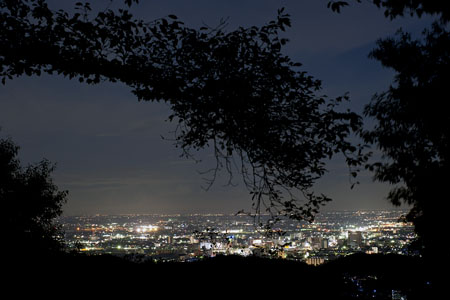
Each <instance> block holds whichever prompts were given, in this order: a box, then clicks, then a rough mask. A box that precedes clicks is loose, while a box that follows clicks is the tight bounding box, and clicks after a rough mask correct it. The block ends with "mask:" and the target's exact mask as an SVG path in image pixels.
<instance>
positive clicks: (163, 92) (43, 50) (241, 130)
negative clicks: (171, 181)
mask: <svg viewBox="0 0 450 300" xmlns="http://www.w3.org/2000/svg"><path fill="white" fill-rule="evenodd" d="M133 2H137V1H126V4H127V5H131V4H132V3H133ZM0 9H1V14H0V76H1V77H2V80H3V83H5V82H6V80H7V79H12V78H13V77H15V76H21V75H25V74H26V75H40V74H41V73H49V74H55V73H56V74H62V75H64V76H66V77H68V78H74V79H77V80H79V81H80V82H86V83H88V84H98V83H100V82H102V81H111V82H117V81H120V82H123V83H125V84H126V85H128V86H130V87H131V88H132V90H133V93H134V94H135V95H136V96H137V97H138V99H139V100H145V101H165V102H167V103H168V104H169V105H170V106H171V108H172V111H173V114H172V115H171V116H169V120H171V121H175V122H177V123H178V126H177V130H176V132H175V138H174V140H175V145H176V146H177V147H180V148H181V149H182V151H183V154H184V155H186V156H188V157H191V156H192V155H193V153H194V152H195V151H197V150H200V149H203V148H207V147H209V148H210V149H212V151H213V154H214V156H215V158H216V166H215V167H214V168H213V169H212V170H211V172H210V176H211V177H210V179H211V183H212V182H214V179H215V178H216V174H217V172H218V171H220V170H221V169H224V170H225V171H226V172H228V175H229V179H230V183H231V180H232V174H234V173H235V172H238V173H239V174H241V175H242V178H243V180H244V182H245V185H246V186H247V187H248V189H249V191H250V193H251V195H252V198H253V200H254V212H255V213H256V215H259V214H260V213H261V212H269V213H270V214H272V215H273V216H278V215H285V216H289V217H291V218H295V219H307V220H312V219H313V218H314V214H315V213H316V212H317V211H318V209H319V207H320V206H321V205H323V204H324V203H325V202H327V201H329V200H330V198H328V197H327V196H325V195H322V194H315V193H314V192H313V191H312V187H313V184H314V182H315V181H316V180H317V179H318V178H320V177H321V176H322V175H323V174H324V173H325V172H326V168H325V161H326V160H328V159H329V158H331V157H333V156H334V155H335V154H336V153H341V154H343V155H344V156H345V157H346V161H347V163H348V165H349V167H350V168H352V169H351V171H350V172H351V173H350V174H351V176H356V172H355V171H354V170H353V167H355V166H356V165H358V164H360V163H361V162H362V161H363V160H364V159H365V158H364V157H363V156H362V155H361V152H360V150H361V147H359V146H354V145H352V144H351V143H350V142H349V139H348V137H349V135H350V134H351V132H352V131H356V130H358V129H359V128H360V126H361V119H360V117H359V116H358V115H356V114H355V113H352V112H350V111H344V112H343V111H339V110H338V108H337V106H338V104H339V103H340V102H341V101H343V100H345V99H347V96H342V97H337V98H335V99H327V98H326V96H321V95H318V93H319V92H320V88H321V83H320V81H318V80H316V79H314V78H312V77H311V76H309V75H308V74H307V73H306V72H305V71H303V70H301V69H300V64H299V63H295V62H292V61H291V60H290V58H289V57H287V56H285V55H283V54H282V53H281V48H282V46H283V45H284V44H285V43H286V42H287V40H286V39H283V38H280V37H279V34H280V32H281V31H284V30H285V29H286V28H287V27H289V26H290V19H289V15H287V14H285V13H284V12H283V10H282V9H281V10H279V11H278V16H277V18H276V20H274V21H271V22H269V23H268V24H267V25H264V26H262V27H250V28H238V29H236V30H234V31H232V32H225V31H224V27H225V25H226V24H221V25H219V26H218V27H217V28H208V27H203V28H200V29H199V30H195V29H191V28H188V27H186V26H184V24H183V23H182V22H181V21H179V20H178V19H177V17H176V16H173V15H169V16H168V17H166V18H161V19H158V20H155V21H153V22H145V21H143V20H136V19H134V18H133V16H132V15H131V14H130V12H129V11H128V10H127V9H119V10H118V11H113V10H110V9H106V10H104V11H100V12H98V13H96V14H95V13H93V12H91V8H90V5H89V3H84V4H83V3H77V4H76V12H75V13H74V14H69V13H68V12H66V11H61V10H60V11H52V10H51V9H50V8H49V7H48V6H47V2H46V1H37V0H22V1H6V0H3V1H0ZM358 151H359V152H358Z"/></svg>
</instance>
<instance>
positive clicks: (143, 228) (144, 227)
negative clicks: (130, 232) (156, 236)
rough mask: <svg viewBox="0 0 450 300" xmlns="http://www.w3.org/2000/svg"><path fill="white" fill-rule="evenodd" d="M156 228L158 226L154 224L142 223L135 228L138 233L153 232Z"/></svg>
mask: <svg viewBox="0 0 450 300" xmlns="http://www.w3.org/2000/svg"><path fill="white" fill-rule="evenodd" d="M157 230H158V226H155V225H142V226H139V227H138V228H136V232H138V233H146V232H155V231H157Z"/></svg>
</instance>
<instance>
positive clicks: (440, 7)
mask: <svg viewBox="0 0 450 300" xmlns="http://www.w3.org/2000/svg"><path fill="white" fill-rule="evenodd" d="M353 1H355V2H358V3H361V2H362V0H353ZM369 2H373V4H375V5H376V6H377V7H378V8H381V9H383V10H384V14H385V16H386V17H389V18H391V19H394V18H397V17H402V16H404V15H405V14H409V15H411V16H414V15H416V16H419V17H421V16H422V15H437V16H438V17H439V18H440V19H441V21H444V22H448V21H449V20H450V5H449V4H448V1H446V0H369ZM348 5H349V2H348V1H329V2H328V7H329V8H331V9H332V10H333V11H336V12H340V10H341V8H342V7H345V6H348Z"/></svg>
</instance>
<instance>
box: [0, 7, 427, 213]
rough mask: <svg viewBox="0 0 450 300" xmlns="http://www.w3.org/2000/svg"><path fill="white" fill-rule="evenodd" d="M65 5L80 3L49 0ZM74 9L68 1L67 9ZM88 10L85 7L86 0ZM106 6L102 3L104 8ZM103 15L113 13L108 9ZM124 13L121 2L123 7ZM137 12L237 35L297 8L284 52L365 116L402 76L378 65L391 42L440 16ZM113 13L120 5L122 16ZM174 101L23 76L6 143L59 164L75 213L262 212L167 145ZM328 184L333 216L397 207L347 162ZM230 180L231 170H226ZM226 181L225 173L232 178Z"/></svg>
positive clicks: (320, 10)
mask: <svg viewBox="0 0 450 300" xmlns="http://www.w3.org/2000/svg"><path fill="white" fill-rule="evenodd" d="M49 2H50V3H51V4H52V5H53V6H52V7H55V8H59V7H61V6H62V5H67V6H63V7H64V8H69V7H72V5H68V4H69V3H71V2H72V1H49ZM61 2H64V4H61ZM75 2H76V1H73V3H75ZM97 2H101V1H97ZM103 2H104V3H102V4H100V5H99V7H106V6H107V4H108V3H109V1H103ZM115 2H117V4H114V5H116V6H117V5H118V4H119V3H120V2H121V1H117V0H116V1H115ZM141 2H142V3H141V4H139V6H137V7H135V8H133V9H132V11H133V12H135V13H136V16H138V17H140V18H144V19H147V20H153V19H156V18H159V17H164V16H167V15H169V14H174V15H177V16H178V18H179V19H180V20H181V21H183V22H185V24H186V25H187V26H189V27H194V28H199V27H200V26H202V25H203V24H204V23H206V24H208V25H210V26H212V27H213V26H214V25H217V24H218V23H219V21H220V19H221V18H228V19H227V20H228V24H229V25H228V27H227V30H228V31H231V30H233V29H235V28H236V27H238V26H244V27H246V26H253V25H257V26H261V25H263V24H264V23H267V22H269V21H270V20H272V19H274V18H275V17H276V13H277V9H278V8H281V7H285V8H286V12H287V13H289V14H290V15H291V19H292V28H290V29H289V30H288V31H287V32H286V33H285V36H286V37H287V38H289V39H290V43H289V44H288V45H286V46H285V48H284V53H286V54H287V55H289V56H290V57H291V58H292V59H293V60H294V61H298V62H301V63H302V64H303V70H305V71H307V72H308V73H309V74H311V75H313V76H314V77H316V78H317V79H320V80H322V83H323V91H322V93H323V94H325V95H328V96H330V97H336V96H339V95H343V94H344V93H345V92H349V95H350V103H349V104H348V105H349V107H350V108H352V109H353V110H355V111H356V112H358V113H361V112H362V108H363V106H364V105H365V104H366V103H368V101H370V99H371V97H372V95H373V94H375V93H376V92H381V91H384V90H386V89H387V87H388V86H389V83H390V82H391V80H392V76H393V73H392V72H391V71H390V70H386V69H383V68H382V67H381V65H380V64H379V63H378V62H376V61H373V60H370V59H368V58H367V55H368V53H369V52H370V50H371V49H373V48H374V46H375V41H376V40H377V39H379V38H382V37H386V36H388V35H392V34H394V33H395V31H396V30H397V29H398V28H400V27H402V28H403V29H405V30H406V31H410V32H412V33H414V34H415V35H417V34H419V33H420V32H421V31H422V29H423V28H424V27H426V26H427V25H428V24H429V23H430V19H417V18H409V17H407V18H399V19H397V20H395V21H390V20H389V19H386V18H385V17H384V15H383V12H382V11H380V10H378V9H377V8H376V7H375V6H374V5H371V4H370V3H364V4H353V5H352V6H351V7H349V8H345V9H344V11H343V12H342V13H341V14H336V13H333V12H332V11H331V10H329V9H327V7H326V5H327V2H328V0H322V1H313V0H309V1H299V0H295V1H294V0H293V1H268V0H267V1H266V0H264V1H263V0H252V1H250V0H248V1H246V0H240V1H230V0H227V1H216V0H207V1H206V0H205V1H186V0H166V1H151V0H148V1H141ZM114 5H113V7H114ZM169 114H170V111H169V109H168V106H167V105H165V104H164V103H156V102H155V103H151V102H138V101H137V99H136V97H135V96H134V95H132V94H131V93H130V89H129V88H128V87H126V86H124V85H122V84H111V83H102V84H100V85H96V86H88V85H86V84H80V83H78V82H77V81H70V80H69V79H65V78H63V77H59V76H48V75H44V76H40V77H21V78H18V79H14V80H12V81H9V82H7V84H6V85H5V86H1V87H0V127H1V128H2V130H1V131H0V136H1V137H5V136H10V137H11V138H12V139H13V140H14V141H15V142H16V143H17V144H18V145H19V146H20V147H21V151H20V159H21V160H22V162H23V163H24V164H27V163H33V162H38V161H40V160H41V159H42V158H47V159H49V160H50V161H52V162H55V163H57V169H56V171H55V173H54V180H55V183H56V184H57V185H58V186H59V187H60V188H61V189H66V190H68V191H69V197H68V199H69V201H68V203H67V204H66V205H65V206H64V213H65V214H66V215H79V214H97V213H98V214H126V213H170V214H171V213H234V212H237V211H238V210H240V209H247V210H248V209H250V205H251V198H250V196H249V194H248V192H247V190H246V189H245V187H244V186H243V183H242V181H241V180H240V178H239V176H237V175H236V176H235V178H234V183H235V184H237V186H236V187H230V186H224V184H225V182H226V180H225V179H226V178H222V179H220V178H219V180H218V181H217V182H216V183H215V184H214V185H213V186H212V187H211V189H209V190H208V191H205V190H204V189H203V188H202V187H205V186H206V185H207V183H206V182H205V180H204V179H203V177H205V176H208V175H202V174H200V172H201V171H204V170H207V169H209V168H210V164H209V163H208V161H209V160H210V159H211V155H210V152H208V151H207V150H206V151H204V153H201V154H200V155H199V158H203V159H204V162H203V163H200V164H196V163H195V162H193V161H190V160H187V159H184V158H180V154H181V150H180V149H176V148H175V147H174V146H173V145H172V143H171V142H170V141H167V140H163V139H162V138H161V136H165V137H168V138H170V137H171V133H170V132H171V130H173V129H174V125H175V124H171V123H169V122H168V121H166V119H167V117H168V116H169ZM328 168H329V170H330V172H329V174H328V175H326V176H325V177H324V178H323V179H322V180H321V181H320V182H319V183H318V184H317V186H316V191H318V192H323V193H325V194H326V195H328V196H330V197H331V198H333V199H334V201H333V202H332V203H330V204H328V205H327V207H326V208H325V209H327V210H343V209H350V210H351V209H387V208H392V206H391V205H390V204H389V203H388V202H387V201H386V200H385V197H386V195H387V191H388V190H389V186H387V185H385V184H379V183H374V182H372V175H371V174H370V173H364V172H363V173H362V174H361V176H360V177H359V181H360V182H361V184H360V185H358V186H356V187H355V188H354V189H353V190H351V189H350V185H351V184H350V182H349V174H348V169H347V167H346V165H345V163H344V161H343V160H342V159H335V160H333V161H330V162H329V164H328ZM224 175H225V173H224ZM224 177H225V176H224Z"/></svg>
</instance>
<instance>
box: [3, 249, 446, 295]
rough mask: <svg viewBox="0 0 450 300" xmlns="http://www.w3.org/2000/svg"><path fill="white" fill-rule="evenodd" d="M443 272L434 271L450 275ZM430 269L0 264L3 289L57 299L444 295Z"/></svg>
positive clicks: (417, 262) (88, 261)
mask: <svg viewBox="0 0 450 300" xmlns="http://www.w3.org/2000/svg"><path fill="white" fill-rule="evenodd" d="M444 271H445V272H446V273H445V274H442V275H439V276H440V277H442V276H444V278H448V271H447V270H444ZM434 272H435V271H432V270H431V268H430V267H427V264H424V262H423V261H422V260H421V259H420V258H417V257H407V256H400V255H365V254H355V255H351V256H347V257H345V258H340V259H337V260H334V261H332V262H329V263H326V264H324V265H322V266H318V267H313V266H308V265H306V264H304V263H301V262H294V261H286V260H278V259H263V258H257V257H247V258H244V257H238V256H218V257H215V258H211V259H205V260H202V261H197V262H191V263H133V262H130V261H128V260H124V259H121V258H118V257H113V256H107V255H101V256H80V255H63V256H61V255H53V256H50V257H45V256H39V257H38V258H37V257H33V258H32V257H30V256H27V257H22V258H21V259H18V258H14V257H10V258H7V257H6V258H5V260H4V263H3V268H2V273H3V275H6V277H3V278H7V280H4V279H3V286H4V287H6V289H13V290H14V291H15V293H16V296H19V295H22V294H30V293H31V294H32V295H34V298H36V297H38V295H42V294H44V295H49V294H54V293H55V291H56V290H58V293H57V295H59V297H58V298H62V299H66V298H69V299H72V297H73V296H75V295H77V296H76V297H75V298H80V297H81V298H83V299H94V298H99V299H108V298H114V299H117V298H119V299H120V298H123V297H126V298H127V299H129V298H158V299H159V298H161V297H163V298H170V299H172V298H177V299H178V298H182V299H198V298H201V299H203V298H208V299H216V298H220V299H222V298H232V299H235V298H236V299H271V298H277V299H278V298H287V299H402V298H401V297H403V299H408V300H412V299H448V298H445V297H444V298H437V297H436V296H435V295H434V294H433V293H435V290H436V288H435V286H436V284H435V278H434V276H435V275H436V274H435V273H434ZM3 290H4V291H6V290H5V289H3ZM5 293H6V292H5ZM94 295H95V296H94ZM119 295H121V296H120V297H119ZM2 298H3V297H2ZM21 298H22V297H12V298H3V299H21ZM38 298H40V296H39V297H38Z"/></svg>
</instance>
